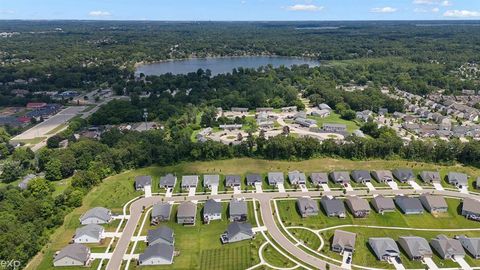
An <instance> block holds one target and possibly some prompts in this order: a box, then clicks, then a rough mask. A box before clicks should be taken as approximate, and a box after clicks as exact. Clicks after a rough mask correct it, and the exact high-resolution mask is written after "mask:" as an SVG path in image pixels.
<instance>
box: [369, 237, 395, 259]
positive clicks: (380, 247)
mask: <svg viewBox="0 0 480 270" xmlns="http://www.w3.org/2000/svg"><path fill="white" fill-rule="evenodd" d="M368 244H369V245H370V247H371V248H372V250H373V253H375V256H376V257H377V259H378V260H380V261H388V260H389V259H390V258H398V257H400V250H399V249H398V246H397V243H395V241H394V240H393V239H392V238H389V237H371V238H369V239H368Z"/></svg>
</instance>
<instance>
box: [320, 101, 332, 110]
mask: <svg viewBox="0 0 480 270" xmlns="http://www.w3.org/2000/svg"><path fill="white" fill-rule="evenodd" d="M318 108H319V109H320V110H330V111H331V110H332V108H331V107H330V106H328V104H326V103H322V104H319V105H318Z"/></svg>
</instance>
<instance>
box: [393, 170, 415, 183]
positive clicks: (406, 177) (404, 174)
mask: <svg viewBox="0 0 480 270" xmlns="http://www.w3.org/2000/svg"><path fill="white" fill-rule="evenodd" d="M392 173H393V175H394V176H395V177H396V178H397V179H398V180H399V181H400V182H408V181H413V180H415V175H414V174H413V171H412V170H411V169H395V170H393V171H392Z"/></svg>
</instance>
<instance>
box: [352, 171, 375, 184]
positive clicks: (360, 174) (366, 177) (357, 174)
mask: <svg viewBox="0 0 480 270" xmlns="http://www.w3.org/2000/svg"><path fill="white" fill-rule="evenodd" d="M352 179H353V181H355V182H357V183H369V182H371V181H372V176H371V175H370V172H369V171H367V170H354V171H352Z"/></svg>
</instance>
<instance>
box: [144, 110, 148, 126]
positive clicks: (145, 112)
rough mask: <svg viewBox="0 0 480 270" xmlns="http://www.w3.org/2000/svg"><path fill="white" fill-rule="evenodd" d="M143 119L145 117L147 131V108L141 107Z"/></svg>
mask: <svg viewBox="0 0 480 270" xmlns="http://www.w3.org/2000/svg"><path fill="white" fill-rule="evenodd" d="M143 119H145V131H147V129H148V126H147V119H148V111H147V108H145V109H143Z"/></svg>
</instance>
